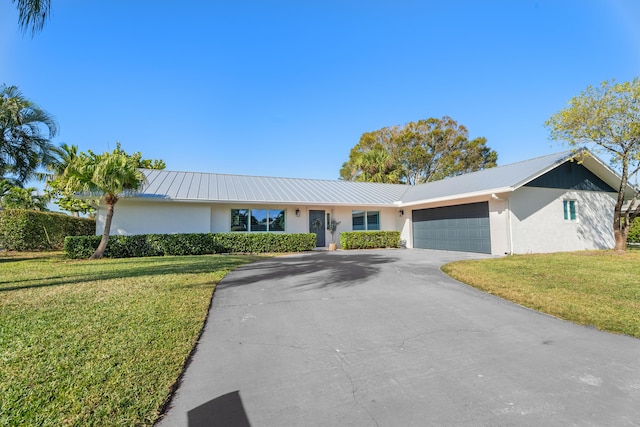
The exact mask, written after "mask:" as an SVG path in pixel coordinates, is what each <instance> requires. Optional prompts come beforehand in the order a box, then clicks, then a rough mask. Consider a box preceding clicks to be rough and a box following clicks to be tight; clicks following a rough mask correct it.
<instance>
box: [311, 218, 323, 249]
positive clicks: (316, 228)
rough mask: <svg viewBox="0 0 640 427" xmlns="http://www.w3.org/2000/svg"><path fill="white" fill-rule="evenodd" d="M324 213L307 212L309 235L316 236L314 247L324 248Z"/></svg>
mask: <svg viewBox="0 0 640 427" xmlns="http://www.w3.org/2000/svg"><path fill="white" fill-rule="evenodd" d="M324 226H325V223H324V211H309V233H315V234H316V247H318V248H324V236H325V231H324Z"/></svg>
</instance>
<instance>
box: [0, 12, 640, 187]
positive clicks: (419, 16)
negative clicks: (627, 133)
mask: <svg viewBox="0 0 640 427" xmlns="http://www.w3.org/2000/svg"><path fill="white" fill-rule="evenodd" d="M638 22H640V2H638V1H637V0H459V1H454V0H447V1H445V0H442V1H404V0H394V1H376V0H372V1H366V2H365V1H347V0H344V1H331V0H329V1H322V2H320V1H277V0H272V1H270V0H262V1H226V2H221V1H204V0H202V1H199V0H192V1H182V2H177V1H150V0H140V1H131V0H128V1H121V0H109V1H104V0H103V1H97V0H96V1H86V0H52V18H51V19H50V20H49V21H48V22H47V24H46V26H45V28H44V30H43V31H42V32H41V33H39V34H37V35H36V36H35V37H33V38H32V37H31V36H30V35H29V34H27V35H23V34H22V33H21V31H20V30H19V29H18V26H17V12H16V11H15V8H14V6H13V4H12V2H11V1H10V0H2V1H1V2H0V59H1V60H0V83H6V84H8V85H16V86H18V87H19V88H20V89H21V91H22V92H23V93H24V95H25V96H27V97H28V98H30V99H31V100H33V101H35V102H37V103H38V104H39V105H40V106H41V107H42V108H44V109H46V110H47V111H48V112H49V113H51V114H52V115H54V116H55V117H56V119H57V121H58V122H59V124H60V134H59V136H58V137H57V138H56V139H55V140H54V142H56V143H61V142H66V143H68V144H75V145H78V146H79V148H80V150H82V151H86V150H87V149H91V150H93V151H96V152H102V151H106V150H110V149H113V148H114V147H115V142H116V141H120V142H121V143H122V146H123V148H124V149H125V150H126V151H129V152H133V151H141V152H142V153H143V154H144V155H145V157H149V158H160V159H163V160H165V162H166V163H167V168H168V169H172V170H192V171H203V172H219V173H235V174H251V175H268V176H287V177H304V178H326V179H335V178H337V177H338V174H339V169H340V166H341V165H342V163H343V162H344V161H345V160H347V159H348V156H349V150H350V149H351V148H352V147H353V146H354V145H355V144H356V143H357V142H358V140H359V138H360V135H361V134H362V133H363V132H367V131H373V130H376V129H380V128H382V127H384V126H391V125H399V124H404V123H406V122H408V121H416V120H419V119H426V118H429V117H442V116H445V115H446V116H450V117H452V118H454V119H455V120H457V121H458V123H460V124H463V125H465V126H466V127H467V128H468V130H469V134H470V137H471V138H475V137H479V136H484V137H486V138H487V140H488V142H487V145H488V146H489V147H491V148H492V149H494V150H496V151H497V152H498V156H499V164H507V163H512V162H515V161H519V160H524V159H527V158H530V157H535V156H539V155H544V154H548V153H552V152H557V151H562V150H564V149H565V147H564V146H562V145H560V144H558V143H555V142H551V141H550V140H549V138H548V131H547V129H545V128H544V122H545V120H547V119H548V118H549V116H550V115H551V114H553V113H554V112H556V111H558V110H559V109H561V108H563V107H564V106H566V103H567V101H568V100H569V99H570V98H571V97H573V96H575V95H578V94H579V93H580V92H581V91H582V90H584V89H585V88H586V87H587V86H588V85H597V84H599V83H600V82H601V81H603V80H608V79H612V78H615V79H616V80H618V81H628V80H631V79H633V78H634V77H636V76H639V75H640V25H638Z"/></svg>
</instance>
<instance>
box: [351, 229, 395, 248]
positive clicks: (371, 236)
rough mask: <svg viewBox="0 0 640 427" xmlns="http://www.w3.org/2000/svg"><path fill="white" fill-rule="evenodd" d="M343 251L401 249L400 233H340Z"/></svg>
mask: <svg viewBox="0 0 640 427" xmlns="http://www.w3.org/2000/svg"><path fill="white" fill-rule="evenodd" d="M340 247H341V248H342V249H374V248H398V247H400V232H399V231H344V232H342V233H340Z"/></svg>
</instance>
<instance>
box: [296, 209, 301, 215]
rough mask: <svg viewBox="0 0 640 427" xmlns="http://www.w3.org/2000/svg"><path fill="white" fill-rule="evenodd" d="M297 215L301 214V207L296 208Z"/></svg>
mask: <svg viewBox="0 0 640 427" xmlns="http://www.w3.org/2000/svg"><path fill="white" fill-rule="evenodd" d="M296 216H300V209H298V208H296Z"/></svg>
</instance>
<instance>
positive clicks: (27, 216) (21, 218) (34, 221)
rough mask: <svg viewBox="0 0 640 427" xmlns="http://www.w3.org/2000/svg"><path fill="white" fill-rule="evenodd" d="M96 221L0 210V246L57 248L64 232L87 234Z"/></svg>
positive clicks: (73, 234) (23, 248)
mask: <svg viewBox="0 0 640 427" xmlns="http://www.w3.org/2000/svg"><path fill="white" fill-rule="evenodd" d="M95 232H96V221H95V220H93V219H87V218H75V217H72V216H69V215H64V214H61V213H54V212H39V211H30V210H23V209H6V210H2V211H0V248H2V249H8V250H12V251H33V250H51V249H61V248H62V247H63V244H64V239H65V237H66V236H89V235H93V234H95Z"/></svg>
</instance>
